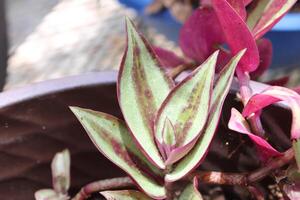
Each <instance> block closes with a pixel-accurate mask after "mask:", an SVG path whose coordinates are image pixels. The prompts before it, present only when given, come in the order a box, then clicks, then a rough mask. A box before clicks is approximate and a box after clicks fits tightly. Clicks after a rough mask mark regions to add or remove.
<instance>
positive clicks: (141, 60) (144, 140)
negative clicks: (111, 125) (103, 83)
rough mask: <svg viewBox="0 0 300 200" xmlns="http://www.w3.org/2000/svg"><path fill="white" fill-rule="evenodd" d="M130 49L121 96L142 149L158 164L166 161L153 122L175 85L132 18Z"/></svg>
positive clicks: (122, 72) (122, 75)
mask: <svg viewBox="0 0 300 200" xmlns="http://www.w3.org/2000/svg"><path fill="white" fill-rule="evenodd" d="M126 26H127V35H128V37H127V49H126V52H125V55H124V57H123V61H122V64H121V68H120V72H119V79H118V97H119V103H120V107H121V109H122V112H123V115H124V118H125V121H126V123H127V125H128V127H129V128H130V130H131V132H132V134H133V135H134V137H135V138H136V140H137V141H138V143H139V144H140V146H141V148H142V149H143V152H144V153H145V154H146V155H147V157H149V159H150V160H151V161H152V162H153V163H154V164H156V165H157V166H158V167H160V168H162V169H164V168H165V166H164V163H163V160H162V158H161V156H160V154H159V151H158V149H157V147H156V144H155V141H154V136H153V135H154V134H153V132H152V128H153V127H152V125H153V121H154V118H155V116H156V112H157V110H158V109H159V107H160V106H161V104H162V102H163V101H164V99H165V98H166V97H167V95H168V94H169V92H170V90H171V88H172V87H173V85H174V83H173V81H172V80H171V79H170V78H169V77H168V76H166V74H165V73H164V71H163V69H162V67H161V65H160V63H159V61H158V59H157V57H156V56H155V54H154V52H153V50H152V49H151V48H150V46H149V44H148V43H147V42H146V40H145V39H144V38H142V36H141V35H139V33H138V32H137V31H136V29H135V28H134V25H133V24H132V22H131V21H130V20H128V19H127V21H126Z"/></svg>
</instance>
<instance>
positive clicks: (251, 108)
mask: <svg viewBox="0 0 300 200" xmlns="http://www.w3.org/2000/svg"><path fill="white" fill-rule="evenodd" d="M279 101H285V102H286V103H287V105H288V106H289V107H290V109H291V111H292V114H293V119H292V127H291V138H292V139H299V138H300V124H299V121H300V95H299V94H297V93H296V92H294V91H293V90H290V89H288V88H284V87H279V86H271V87H269V88H267V89H266V90H264V91H263V92H261V93H259V94H255V95H253V96H252V97H251V98H250V99H249V101H248V103H247V104H246V106H245V107H244V110H243V116H244V117H248V116H249V115H251V114H252V113H256V112H259V111H260V110H261V109H263V108H264V107H266V106H268V105H271V104H273V103H276V102H279Z"/></svg>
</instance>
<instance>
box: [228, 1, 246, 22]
mask: <svg viewBox="0 0 300 200" xmlns="http://www.w3.org/2000/svg"><path fill="white" fill-rule="evenodd" d="M227 2H228V3H229V4H230V5H231V6H232V7H233V8H234V9H235V11H236V12H237V13H238V14H239V15H240V17H241V18H242V19H243V20H246V17H247V12H246V8H245V3H244V1H241V0H227Z"/></svg>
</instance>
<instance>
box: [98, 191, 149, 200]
mask: <svg viewBox="0 0 300 200" xmlns="http://www.w3.org/2000/svg"><path fill="white" fill-rule="evenodd" d="M100 194H102V195H103V196H104V197H105V198H106V199H107V200H152V199H151V198H150V197H148V196H146V195H145V194H143V193H141V192H139V191H135V190H117V191H104V192H100Z"/></svg>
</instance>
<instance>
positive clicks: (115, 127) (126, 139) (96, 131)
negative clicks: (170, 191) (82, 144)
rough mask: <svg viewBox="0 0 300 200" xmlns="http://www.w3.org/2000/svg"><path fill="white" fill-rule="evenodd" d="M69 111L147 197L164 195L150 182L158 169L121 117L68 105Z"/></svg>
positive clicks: (99, 147)
mask: <svg viewBox="0 0 300 200" xmlns="http://www.w3.org/2000/svg"><path fill="white" fill-rule="evenodd" d="M71 110H72V112H73V113H74V114H75V116H76V117H77V118H78V120H79V121H80V123H81V124H82V126H83V127H84V129H85V130H86V132H87V133H88V135H89V137H90V138H91V140H92V141H93V143H94V145H95V146H96V147H97V148H98V149H99V151H100V152H102V154H103V155H104V156H106V157H107V158H108V159H109V160H111V161H112V162H113V163H114V164H116V165H117V166H119V167H120V168H121V169H123V170H124V171H125V172H127V173H128V174H129V175H130V176H131V177H132V178H133V180H134V181H135V182H136V183H137V184H138V186H139V187H140V188H141V189H142V190H143V191H145V193H147V194H148V195H149V196H151V197H153V198H157V199H163V198H164V197H165V195H166V193H165V189H164V187H163V186H161V185H159V184H158V183H157V182H156V181H154V178H155V179H156V178H159V176H161V172H160V171H159V170H158V169H157V168H155V166H153V165H152V164H151V163H150V162H149V161H148V160H147V159H146V157H145V156H144V155H143V153H142V152H141V151H140V150H139V149H138V147H137V146H136V144H135V143H134V141H133V138H132V136H131V134H130V133H129V131H128V129H127V128H126V126H125V124H124V123H123V122H122V121H121V120H119V119H117V118H115V117H113V116H111V115H108V114H105V113H101V112H96V111H92V110H88V109H83V108H78V107H71ZM151 175H152V177H150V176H151Z"/></svg>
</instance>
